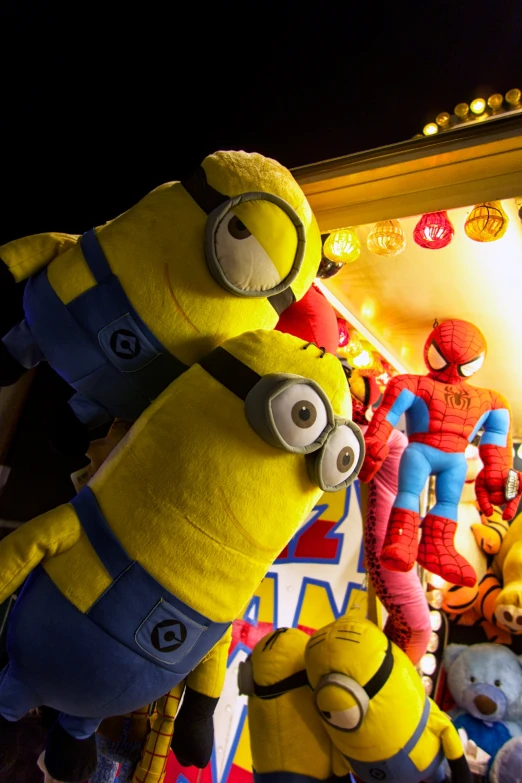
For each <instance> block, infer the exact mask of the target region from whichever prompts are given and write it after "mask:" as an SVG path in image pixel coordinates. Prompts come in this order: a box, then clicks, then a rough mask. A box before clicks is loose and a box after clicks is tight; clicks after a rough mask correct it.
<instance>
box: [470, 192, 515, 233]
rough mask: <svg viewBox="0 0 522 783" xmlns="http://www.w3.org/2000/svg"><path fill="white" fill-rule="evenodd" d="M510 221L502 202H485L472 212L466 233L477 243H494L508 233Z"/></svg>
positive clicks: (475, 207)
mask: <svg viewBox="0 0 522 783" xmlns="http://www.w3.org/2000/svg"><path fill="white" fill-rule="evenodd" d="M508 225H509V219H508V216H507V215H506V213H505V212H504V210H503V209H502V204H501V203H500V201H485V202H483V203H482V204H477V205H476V206H474V207H473V209H472V210H471V212H470V214H469V216H468V218H467V220H466V222H465V224H464V231H465V232H466V234H467V236H468V237H469V238H470V239H473V240H474V241H475V242H494V241H495V240H496V239H501V238H502V237H503V236H504V234H505V233H506V231H507V228H508Z"/></svg>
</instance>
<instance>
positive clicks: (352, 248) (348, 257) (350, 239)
mask: <svg viewBox="0 0 522 783" xmlns="http://www.w3.org/2000/svg"><path fill="white" fill-rule="evenodd" d="M323 253H324V254H325V256H326V258H328V259H329V260H330V261H333V262H334V263H336V264H351V263H352V262H353V261H356V260H357V259H358V258H359V256H360V255H361V243H360V241H359V237H358V236H357V234H356V233H355V229H354V228H341V229H339V231H334V232H333V233H331V234H330V235H329V237H328V238H327V239H326V242H325V243H324V247H323Z"/></svg>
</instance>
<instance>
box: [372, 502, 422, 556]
mask: <svg viewBox="0 0 522 783" xmlns="http://www.w3.org/2000/svg"><path fill="white" fill-rule="evenodd" d="M419 525H420V516H419V515H418V514H417V513H416V512H415V511H408V510H406V509H404V508H392V511H391V514H390V521H389V522H388V530H387V531H386V537H385V539H384V544H383V547H382V552H381V563H382V564H383V565H384V566H386V568H387V569H388V570H389V571H411V569H412V568H413V566H414V564H415V561H416V559H417V549H418V540H419V537H418V531H419Z"/></svg>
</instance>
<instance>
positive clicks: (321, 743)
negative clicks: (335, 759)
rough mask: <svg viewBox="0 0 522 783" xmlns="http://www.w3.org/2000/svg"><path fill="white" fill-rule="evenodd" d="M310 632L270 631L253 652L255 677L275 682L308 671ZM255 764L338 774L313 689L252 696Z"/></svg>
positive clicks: (259, 681)
mask: <svg viewBox="0 0 522 783" xmlns="http://www.w3.org/2000/svg"><path fill="white" fill-rule="evenodd" d="M307 641H308V636H307V634H305V633H304V632H303V631H300V630H298V629H297V628H290V629H288V630H287V631H285V632H284V633H281V634H277V635H275V637H274V634H273V633H271V634H268V636H265V637H264V639H262V640H261V641H260V642H259V643H258V644H257V645H256V647H255V648H254V650H253V652H252V659H251V660H252V666H253V672H254V680H255V681H256V683H257V684H258V685H273V684H274V683H277V682H280V681H281V680H283V679H285V678H286V677H289V676H290V675H292V674H295V673H296V672H298V671H302V670H303V669H304V651H305V648H306V643H307ZM248 721H249V726H250V747H251V751H252V763H253V767H254V769H255V770H256V772H259V773H267V772H293V773H295V774H301V775H310V776H312V777H315V778H317V779H318V780H325V779H326V778H328V777H330V776H331V775H332V773H333V770H332V760H331V743H330V739H329V737H328V735H327V733H326V732H325V730H324V727H323V723H322V721H321V718H320V717H319V715H318V713H317V711H316V709H315V705H314V700H313V693H312V691H311V689H310V688H308V687H302V688H296V689H295V690H292V691H289V692H288V693H285V694H283V695H282V696H278V697H277V698H274V699H259V698H257V697H256V696H250V697H249V699H248Z"/></svg>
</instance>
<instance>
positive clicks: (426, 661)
mask: <svg viewBox="0 0 522 783" xmlns="http://www.w3.org/2000/svg"><path fill="white" fill-rule="evenodd" d="M420 665H421V669H422V673H423V674H428V675H431V674H433V673H434V671H435V669H436V668H437V659H436V658H435V656H434V655H433V654H432V653H426V655H423V656H422V658H421V662H420Z"/></svg>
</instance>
